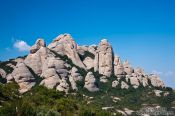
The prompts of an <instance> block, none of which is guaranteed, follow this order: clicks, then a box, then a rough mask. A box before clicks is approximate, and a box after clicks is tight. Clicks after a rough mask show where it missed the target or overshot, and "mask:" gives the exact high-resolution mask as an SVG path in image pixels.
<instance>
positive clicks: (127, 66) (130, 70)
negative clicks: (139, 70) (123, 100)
mask: <svg viewBox="0 0 175 116" xmlns="http://www.w3.org/2000/svg"><path fill="white" fill-rule="evenodd" d="M123 67H124V71H125V72H126V74H128V75H131V74H132V73H133V72H134V69H133V68H132V67H131V65H130V64H129V62H128V60H126V61H125V62H124V63H123Z"/></svg>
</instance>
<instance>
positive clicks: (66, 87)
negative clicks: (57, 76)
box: [56, 79, 69, 93]
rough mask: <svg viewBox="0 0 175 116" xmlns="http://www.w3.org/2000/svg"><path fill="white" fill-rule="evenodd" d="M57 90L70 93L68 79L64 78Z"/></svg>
mask: <svg viewBox="0 0 175 116" xmlns="http://www.w3.org/2000/svg"><path fill="white" fill-rule="evenodd" d="M56 90H58V91H63V92H65V93H68V91H69V84H68V83H67V82H66V80H64V79H62V80H61V81H60V84H59V85H58V86H57V88H56Z"/></svg>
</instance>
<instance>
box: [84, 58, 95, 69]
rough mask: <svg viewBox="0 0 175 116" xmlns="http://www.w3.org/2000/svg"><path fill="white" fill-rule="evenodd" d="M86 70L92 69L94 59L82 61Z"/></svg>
mask: <svg viewBox="0 0 175 116" xmlns="http://www.w3.org/2000/svg"><path fill="white" fill-rule="evenodd" d="M83 63H84V64H85V66H86V68H87V69H91V68H93V67H94V59H92V58H91V57H86V58H85V59H84V61H83Z"/></svg>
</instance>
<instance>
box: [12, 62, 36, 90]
mask: <svg viewBox="0 0 175 116" xmlns="http://www.w3.org/2000/svg"><path fill="white" fill-rule="evenodd" d="M12 77H13V78H14V79H15V81H16V82H17V83H18V85H19V86H20V90H19V91H20V92H21V93H24V92H26V91H28V90H30V89H31V88H32V87H33V86H34V85H35V81H34V80H35V78H34V77H33V75H32V74H31V72H30V71H29V69H28V68H27V66H26V65H25V64H24V63H23V62H19V63H18V64H17V65H16V67H15V69H14V71H13V72H12Z"/></svg>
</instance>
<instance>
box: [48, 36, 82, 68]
mask: <svg viewBox="0 0 175 116" xmlns="http://www.w3.org/2000/svg"><path fill="white" fill-rule="evenodd" d="M48 48H49V49H51V50H54V51H56V52H57V53H58V54H60V55H66V56H68V58H70V59H71V60H72V62H73V63H74V64H75V65H77V66H79V67H81V68H84V69H85V66H84V64H83V62H82V61H81V60H80V57H79V55H78V53H77V44H76V43H75V41H74V40H73V38H72V37H71V35H70V34H61V35H59V36H58V37H56V38H55V39H54V40H53V42H52V43H51V44H49V45H48Z"/></svg>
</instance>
